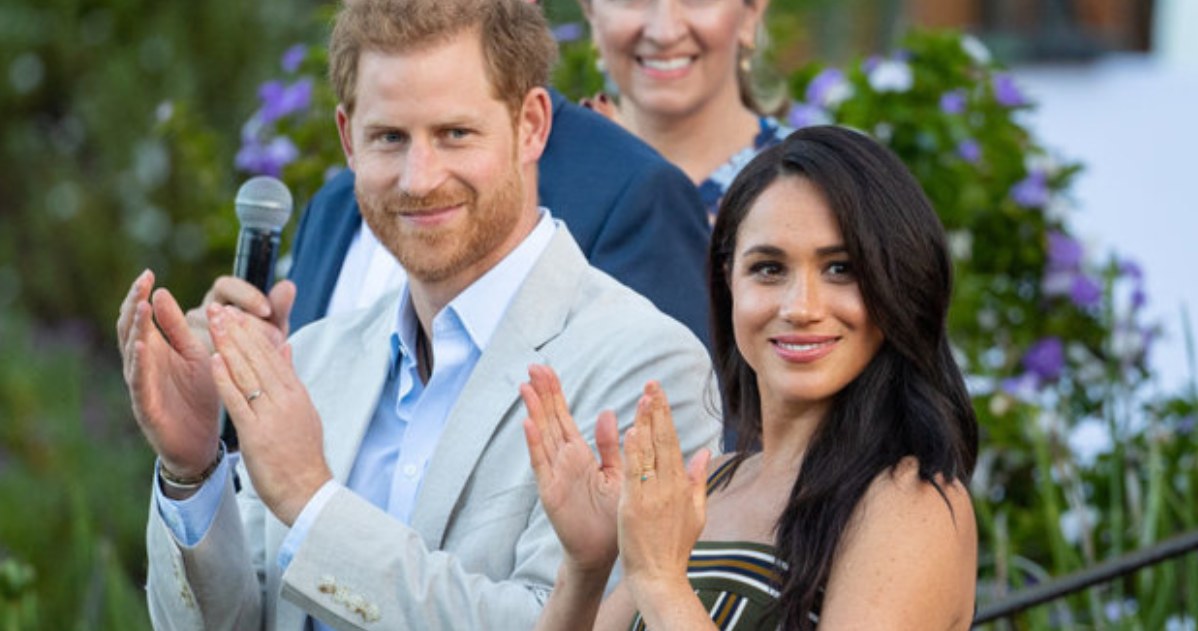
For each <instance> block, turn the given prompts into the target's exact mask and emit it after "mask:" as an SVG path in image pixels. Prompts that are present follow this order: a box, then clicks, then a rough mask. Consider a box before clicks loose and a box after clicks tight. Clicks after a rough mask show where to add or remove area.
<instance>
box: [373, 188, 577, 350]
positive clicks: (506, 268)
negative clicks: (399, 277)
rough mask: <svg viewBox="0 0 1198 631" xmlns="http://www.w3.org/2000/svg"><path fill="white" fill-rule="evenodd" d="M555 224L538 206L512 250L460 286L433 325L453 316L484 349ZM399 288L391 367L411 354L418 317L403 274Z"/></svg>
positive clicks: (414, 346)
mask: <svg viewBox="0 0 1198 631" xmlns="http://www.w3.org/2000/svg"><path fill="white" fill-rule="evenodd" d="M556 230H557V226H556V224H555V223H554V220H553V216H552V215H551V214H550V212H549V209H548V208H545V207H541V208H540V219H538V220H537V224H536V226H534V227H533V229H532V231H531V232H529V233H528V236H526V237H524V240H523V241H521V242H520V244H519V245H517V246H516V248H515V249H514V250H512V251H511V252H509V253H508V255H507V256H505V257H503V259H501V260H500V261H499V263H497V264H496V265H495V266H494V267H492V268H491V269H490V270H488V271H487V272H486V273H485V274H483V275H482V276H481V277H479V279H478V280H476V281H474V282H473V283H471V284H470V286H469V287H467V288H466V289H464V290H462V292H461V293H460V294H458V295H457V296H456V297H455V298H454V299H453V300H451V301H450V302H449V304H448V305H446V306H445V308H444V309H442V310H441V312H440V313H438V314H437V315H436V316H435V317H434V320H433V321H434V328H436V326H437V323H438V322H439V321H440V320H442V319H445V318H451V319H455V320H456V321H457V323H459V325H460V328H462V329H464V330H465V331H466V334H467V335H469V336H470V341H471V342H472V343H473V344H474V346H475V347H476V348H478V350H479V352H482V351H485V350H486V348H487V345H488V344H490V342H491V337H492V336H493V335H494V334H495V329H497V328H499V322H500V321H501V320H503V316H504V314H505V313H506V312H507V308H508V305H510V304H511V302H512V298H514V297H515V296H516V292H517V291H518V290H519V289H520V286H521V285H523V284H524V279H525V278H527V277H528V274H529V273H530V272H531V271H532V268H533V266H534V265H535V264H536V262H537V259H539V258H540V257H541V254H542V253H544V251H545V249H546V248H547V247H549V242H550V240H552V238H553V234H554V232H556ZM402 286H403V289H402V290H401V291H400V299H399V311H398V313H397V317H396V323H395V328H394V329H393V331H392V335H391V367H392V368H391V369H392V370H395V369H396V368H398V366H399V359H400V357H402V356H404V355H406V356H408V357H415V354H414V353H415V349H416V328H417V327H418V326H419V321H418V320H417V318H416V310H415V308H413V306H412V294H411V287H410V285H409V284H408V279H407V277H406V275H405V277H404V280H403V282H402Z"/></svg>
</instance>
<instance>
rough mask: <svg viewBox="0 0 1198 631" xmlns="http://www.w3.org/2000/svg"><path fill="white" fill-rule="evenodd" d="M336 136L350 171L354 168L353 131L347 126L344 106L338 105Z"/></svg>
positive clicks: (346, 113)
mask: <svg viewBox="0 0 1198 631" xmlns="http://www.w3.org/2000/svg"><path fill="white" fill-rule="evenodd" d="M335 117H336V119H337V135H339V136H340V137H341V151H343V152H345V163H346V164H347V165H349V168H350V170H353V168H354V135H353V129H352V128H351V127H350V124H349V112H347V111H346V110H345V106H344V105H341V104H338V105H337V113H336V115H335Z"/></svg>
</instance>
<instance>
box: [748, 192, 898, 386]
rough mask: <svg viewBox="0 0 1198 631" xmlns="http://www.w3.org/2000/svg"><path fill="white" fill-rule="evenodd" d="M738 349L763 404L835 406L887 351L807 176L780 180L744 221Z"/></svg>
mask: <svg viewBox="0 0 1198 631" xmlns="http://www.w3.org/2000/svg"><path fill="white" fill-rule="evenodd" d="M729 283H730V287H731V290H732V305H733V306H732V326H733V330H734V333H735V336H736V345H737V348H738V349H739V350H740V352H741V354H742V355H743V356H744V358H745V360H746V361H747V362H748V363H749V365H750V366H752V368H753V370H754V371H756V373H757V382H758V386H759V388H760V389H761V395H762V398H763V404H764V405H769V404H770V403H779V404H781V405H783V406H784V407H794V406H796V405H798V406H810V405H812V404H816V405H818V404H824V403H827V402H828V401H829V400H830V398H831V397H832V396H833V395H835V394H836V393H837V392H839V391H840V390H841V389H842V388H844V387H845V386H846V385H848V384H849V382H851V381H852V380H853V379H855V378H856V377H857V375H859V374H861V371H862V370H864V369H865V366H866V365H867V364H869V362H870V360H871V359H873V357H874V355H875V354H876V353H877V352H878V348H879V347H880V346H881V345H882V339H883V336H882V331H881V330H880V329H878V327H877V326H875V325H874V323H873V322H872V321H871V320H870V318H869V315H868V314H867V312H866V309H865V302H864V300H863V299H862V297H861V291H860V289H859V288H858V286H857V277H856V276H855V275H854V271H853V261H851V260H849V257H848V253H847V251H846V250H845V245H844V239H843V237H842V236H841V233H840V227H839V225H838V223H837V221H836V216H835V215H834V214H833V213H832V210H831V208H829V207H828V204H827V202H826V201H825V200H824V195H823V193H822V192H821V191H820V190H819V189H817V188H816V187H815V185H813V184H812V183H811V182H810V181H809V180H807V179H806V178H804V177H799V176H793V175H784V176H781V177H779V178H778V179H777V180H776V181H775V182H774V183H773V184H771V185H770V186H769V187H768V188H766V189H765V191H763V192H762V194H761V195H760V196H759V197H758V198H757V201H756V202H755V203H754V204H753V207H752V208H751V209H750V210H749V212H748V215H747V216H746V217H745V219H744V220H743V221H742V222H741V225H740V228H739V231H738V232H737V237H736V251H735V252H734V253H733V257H732V268H731V271H730V274H729Z"/></svg>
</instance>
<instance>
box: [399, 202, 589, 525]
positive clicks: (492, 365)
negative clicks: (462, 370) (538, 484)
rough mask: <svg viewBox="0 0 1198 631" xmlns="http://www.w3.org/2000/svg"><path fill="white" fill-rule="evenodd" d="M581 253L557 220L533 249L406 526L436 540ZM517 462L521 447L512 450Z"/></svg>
mask: <svg viewBox="0 0 1198 631" xmlns="http://www.w3.org/2000/svg"><path fill="white" fill-rule="evenodd" d="M586 269H587V263H586V259H585V258H584V257H583V255H582V252H581V251H580V250H579V249H578V246H577V245H576V244H575V243H574V239H573V237H571V236H570V233H569V232H568V231H567V230H566V228H565V226H564V225H562V224H561V223H559V224H558V225H557V232H556V233H555V234H554V236H553V240H552V241H550V243H549V246H548V247H547V248H546V250H545V252H544V253H543V254H542V255H541V258H540V259H539V260H538V261H537V263H536V265H535V266H534V267H533V269H532V271H531V272H530V273H529V275H528V278H527V279H525V281H524V284H523V285H521V287H520V290H519V292H518V293H517V294H516V297H515V298H514V299H513V300H512V303H511V305H510V306H509V307H508V310H507V313H506V314H504V317H503V321H502V322H501V323H500V325H499V327H498V328H497V329H496V331H495V334H494V336H492V338H491V342H490V345H489V346H488V347H487V349H486V351H484V352H483V354H482V357H481V358H479V361H478V364H477V365H476V366H475V367H474V372H473V373H472V374H471V375H470V379H469V380H468V381H467V382H466V387H465V388H463V390H462V394H461V395H460V396H459V397H458V401H457V403H456V404H455V405H454V407H453V409H452V410H451V411H450V413H449V418H448V419H446V422H445V430H444V432H443V433H442V435H441V439H440V441H439V442H438V444H437V448H436V451H435V452H434V454H433V457H432V459H431V460H430V461H429V466H428V471H427V472H426V474H425V478H424V482H423V483H422V484H421V488H420V495H419V497H418V498H417V500H416V506H415V509H414V510H413V512H412V527H413V528H415V529H416V530H417V532H419V533H420V534H421V536H422V537H424V540H425V542H427V543H428V545H429V546H430V547H440V546H441V544H442V542H443V539H444V536H445V530H446V528H447V526H448V525H449V520H450V518H451V517H452V514H453V509H454V507H455V506H456V505H457V503H458V498H459V497H460V496H461V494H462V491H463V490H464V488H465V486H466V482H467V481H468V480H469V479H470V475H471V474H472V473H473V472H474V468H475V466H476V465H477V463H478V460H479V458H480V457H481V456H482V454H483V452H484V451H485V450H486V446H487V444H488V443H489V442H490V440H491V436H492V435H493V434H494V432H495V430H496V429H497V428H498V427H499V425H500V423H501V422H502V421H503V420H504V419H505V418H507V417H508V416H510V413H511V411H512V408H513V406H516V405H518V404H519V397H520V393H519V390H518V388H519V384H520V383H521V382H523V381H525V380H526V379H527V378H528V373H527V369H528V365H529V364H531V363H539V362H543V361H544V358H543V356H542V355H541V354H540V352H539V351H538V349H540V348H541V347H542V346H544V345H545V343H546V342H548V341H549V340H551V339H553V338H554V337H556V336H557V335H558V333H560V332H561V330H562V328H563V327H564V326H565V322H566V317H567V315H568V314H569V312H570V308H571V306H572V305H573V303H574V300H573V296H574V293H575V292H576V291H577V290H578V279H579V277H580V276H581V275H582V274H583V273H584V272H585V270H586ZM513 458H514V462H523V461H524V457H523V454H513Z"/></svg>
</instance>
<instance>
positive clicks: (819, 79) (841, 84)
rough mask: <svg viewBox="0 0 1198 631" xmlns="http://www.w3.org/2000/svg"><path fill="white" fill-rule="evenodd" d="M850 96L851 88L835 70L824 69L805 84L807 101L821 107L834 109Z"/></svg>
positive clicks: (842, 74) (838, 71)
mask: <svg viewBox="0 0 1198 631" xmlns="http://www.w3.org/2000/svg"><path fill="white" fill-rule="evenodd" d="M851 95H852V86H850V85H849V83H848V81H846V80H845V78H844V73H843V72H841V71H840V70H839V69H837V68H826V69H824V70H823V71H821V72H820V73H819V74H818V75H816V76H815V78H814V79H812V80H811V83H809V84H807V101H808V102H809V103H814V104H815V105H819V106H821V107H836V106H837V105H840V104H841V103H843V102H844V100H845V99H847V98H849V96H851Z"/></svg>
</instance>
